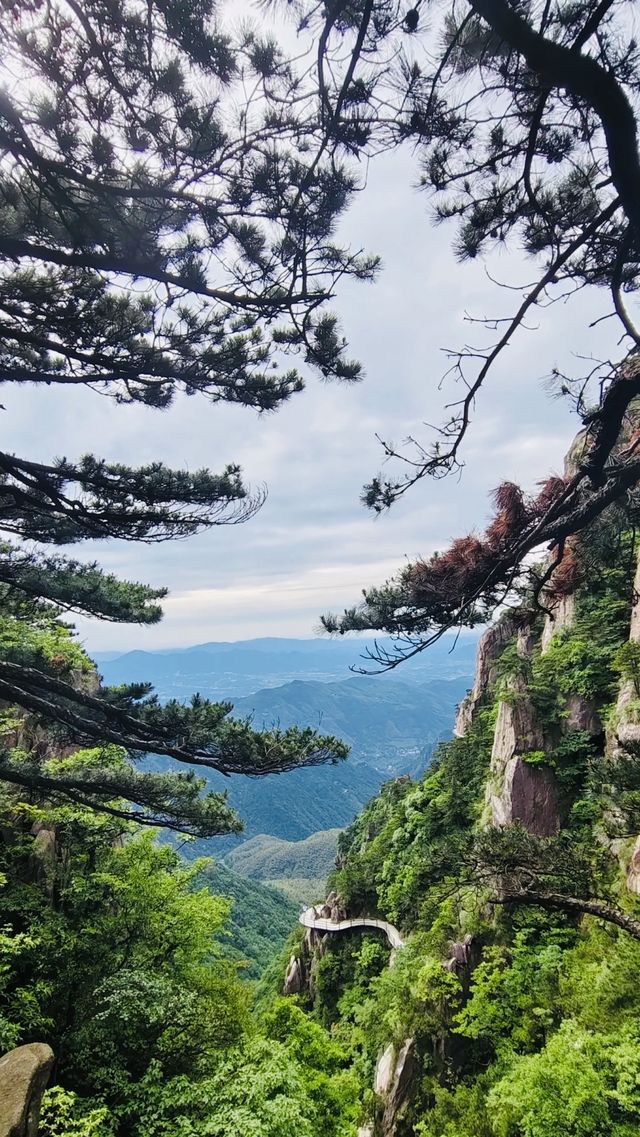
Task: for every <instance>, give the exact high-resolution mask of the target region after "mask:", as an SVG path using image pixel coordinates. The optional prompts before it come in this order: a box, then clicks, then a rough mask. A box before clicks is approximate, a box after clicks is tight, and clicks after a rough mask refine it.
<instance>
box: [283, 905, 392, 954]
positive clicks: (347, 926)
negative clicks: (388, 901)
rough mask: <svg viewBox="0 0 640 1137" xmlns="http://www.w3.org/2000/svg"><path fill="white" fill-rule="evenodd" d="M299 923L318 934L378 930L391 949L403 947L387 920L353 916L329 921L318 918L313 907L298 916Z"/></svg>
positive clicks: (321, 917) (324, 917)
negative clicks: (354, 929) (358, 929)
mask: <svg viewBox="0 0 640 1137" xmlns="http://www.w3.org/2000/svg"><path fill="white" fill-rule="evenodd" d="M300 923H301V924H302V925H303V927H305V928H314V929H315V930H316V931H318V932H347V931H350V930H351V929H352V928H379V929H380V931H381V932H384V934H385V936H386V937H387V939H388V941H389V943H390V944H391V947H392V948H402V947H404V940H403V938H402V936H401V935H400V932H399V931H398V929H397V928H394V926H393V924H390V923H389V922H388V921H387V920H377V919H375V918H374V917H373V916H353V917H351V918H349V919H347V920H331V919H329V918H328V917H327V916H319V915H318V912H317V909H316V908H315V907H311V908H306V909H305V911H304V912H302V913H301V915H300Z"/></svg>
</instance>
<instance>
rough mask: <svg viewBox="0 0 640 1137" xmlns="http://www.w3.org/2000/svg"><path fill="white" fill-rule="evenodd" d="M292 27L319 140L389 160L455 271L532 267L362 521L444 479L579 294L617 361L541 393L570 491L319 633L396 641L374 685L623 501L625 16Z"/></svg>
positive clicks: (616, 4)
mask: <svg viewBox="0 0 640 1137" xmlns="http://www.w3.org/2000/svg"><path fill="white" fill-rule="evenodd" d="M298 7H299V11H300V12H301V18H302V19H303V20H304V21H306V22H313V21H316V24H317V38H318V78H319V89H320V102H321V106H322V110H323V117H324V122H325V129H326V132H327V135H328V136H330V137H332V138H333V137H335V138H340V139H341V140H342V142H343V144H344V145H345V146H350V147H351V148H352V149H354V150H357V151H359V152H363V151H373V150H375V149H379V148H380V147H395V146H398V145H401V144H403V143H408V144H409V145H410V146H411V147H412V148H413V149H414V150H415V151H416V152H417V154H418V156H419V158H420V163H421V169H422V181H423V185H424V186H425V188H426V189H428V190H429V191H430V192H431V194H432V196H433V198H434V200H435V212H436V217H437V219H438V220H453V221H454V222H455V223H456V225H457V235H456V238H455V241H454V253H455V255H456V256H457V257H458V258H460V259H463V260H464V259H469V258H478V257H483V256H484V255H485V254H488V253H490V252H491V250H492V249H494V248H496V247H497V246H505V245H506V246H507V248H509V249H512V250H518V251H519V253H520V254H521V253H522V252H524V253H525V254H526V255H527V256H528V257H529V258H530V260H531V263H532V266H533V267H532V273H531V280H530V283H528V284H527V285H526V287H524V288H523V289H519V288H512V289H510V291H509V292H508V295H509V297H510V303H513V307H512V310H511V311H510V312H509V311H508V312H507V314H506V315H505V316H502V315H499V316H497V317H493V318H490V319H481V320H476V321H475V322H474V323H475V327H474V334H475V336H477V337H478V338H479V339H480V340H481V341H482V340H483V336H484V343H482V342H481V345H480V346H477V344H474V345H471V344H467V345H464V344H463V345H462V346H459V347H457V348H455V349H453V350H451V351H450V352H449V358H450V376H452V377H453V378H454V379H457V382H458V388H459V392H460V394H459V395H458V396H457V397H456V396H455V395H454V401H453V402H452V404H451V406H450V411H451V413H450V417H449V418H448V420H447V421H446V422H444V423H443V425H442V426H441V427H440V429H438V430H436V432H435V436H434V437H433V438H432V441H431V442H424V443H423V442H419V441H416V440H412V441H410V442H409V444H408V447H407V448H405V449H403V450H397V449H396V448H395V447H394V446H393V445H392V444H391V443H383V446H384V452H385V457H386V458H387V459H391V460H395V467H393V466H392V468H396V469H397V467H398V464H399V466H400V471H399V473H398V474H397V476H391V477H382V476H378V477H375V478H374V479H373V480H372V481H371V482H370V483H369V485H367V486H366V487H365V491H364V501H365V503H366V505H367V506H369V507H370V508H372V509H373V510H375V511H378V512H379V511H382V510H384V509H387V508H388V507H390V506H391V505H393V503H394V502H396V501H397V500H398V499H399V498H401V497H402V496H403V495H404V494H405V493H406V492H407V491H408V490H409V489H410V488H411V487H412V486H414V485H416V484H417V483H418V482H421V481H422V480H424V479H427V478H430V477H431V478H436V479H438V478H440V477H443V476H445V475H447V474H450V473H456V472H458V471H459V470H460V469H461V467H462V464H463V451H464V443H465V440H466V437H467V434H468V431H469V429H470V428H471V425H472V419H473V417H474V412H475V408H476V405H477V403H478V401H479V400H480V398H481V395H482V391H483V387H484V386H485V385H486V383H487V382H488V380H489V378H490V376H491V372H492V368H493V367H494V366H495V364H496V363H497V361H498V360H499V359H500V357H501V356H502V354H503V353H504V351H505V349H506V348H507V347H508V346H509V344H511V343H512V341H513V340H514V338H515V337H516V336H517V334H518V332H519V330H520V329H521V328H522V327H523V324H524V323H525V321H526V319H527V317H529V316H530V315H531V314H532V313H533V312H534V311H535V309H536V308H537V307H538V306H541V305H544V306H548V305H550V304H553V303H554V302H557V301H558V300H567V298H568V297H570V296H572V295H573V294H574V293H576V292H579V291H581V290H582V289H584V288H587V287H596V288H599V289H601V290H602V291H603V293H604V294H605V296H606V298H607V299H606V300H605V303H604V305H603V309H602V318H603V319H604V318H607V317H612V318H615V319H616V320H617V321H618V324H619V327H620V336H621V339H620V350H619V355H618V357H617V358H615V359H612V360H607V361H605V362H603V363H601V364H597V365H595V366H594V368H593V370H592V371H591V372H590V374H589V375H588V376H581V377H580V378H579V379H574V378H572V377H568V376H558V377H557V378H558V382H559V385H560V386H561V387H562V389H563V390H564V392H565V393H566V394H567V395H568V396H569V397H570V398H572V399H573V401H574V402H575V405H576V408H577V410H578V412H579V414H580V415H581V417H582V421H583V424H584V431H585V433H584V446H583V448H582V453H580V454H579V455H578V456H577V460H576V463H575V467H574V469H573V470H572V471H571V473H570V475H569V476H567V477H566V478H564V479H563V478H556V479H551V480H550V481H547V482H546V483H544V485H543V487H542V492H541V493H540V495H539V496H538V497H536V498H532V499H525V498H524V496H523V495H522V494H521V493H520V491H519V490H518V488H517V487H514V486H503V487H501V488H500V490H499V492H498V495H497V501H496V505H497V513H496V517H495V519H494V522H493V524H492V525H491V527H490V529H489V531H488V532H487V534H486V535H485V537H484V538H483V539H477V538H475V537H468V538H462V539H461V540H459V541H457V542H456V543H455V544H454V545H453V547H452V548H451V550H449V551H448V552H447V553H446V554H445V555H444V556H443V557H440V558H434V559H433V560H431V561H430V562H428V563H427V564H423V563H417V564H415V565H412V566H409V567H408V568H407V569H405V570H404V571H403V572H402V574H401V575H400V577H399V578H398V579H396V580H393V581H391V582H389V583H387V584H386V585H385V586H383V587H382V588H377V589H372V590H370V591H367V592H366V593H365V597H364V603H363V604H361V605H360V606H359V607H356V608H354V609H352V610H350V611H347V612H346V613H345V614H344V615H343V616H342V617H341V618H336V617H329V618H327V619H326V620H325V624H326V626H327V628H328V629H329V630H331V631H340V632H345V631H350V630H354V629H364V628H366V629H379V630H381V631H385V632H390V633H392V634H395V635H399V636H402V637H404V642H401V643H399V646H398V651H397V653H392V654H391V655H384V654H383V655H381V656H380V657H379V659H378V662H379V663H381V664H382V665H383V666H385V667H388V666H394V665H395V663H396V662H399V661H400V660H401V659H403V658H405V657H406V656H407V654H412V653H413V652H414V651H415V650H422V648H423V647H424V646H426V645H427V644H428V643H430V642H432V641H433V638H434V637H437V636H439V635H441V634H442V632H443V631H445V630H446V629H447V628H451V627H456V626H459V625H460V624H465V623H473V622H474V621H476V620H482V619H485V618H486V615H487V613H488V612H490V611H491V610H492V609H493V608H494V606H495V604H496V602H497V601H499V600H500V599H501V598H502V597H503V596H504V595H505V593H508V591H509V588H510V586H511V584H512V583H513V581H514V578H515V577H517V574H518V569H519V566H520V565H521V564H522V561H523V558H524V557H526V555H527V554H528V553H529V552H530V551H531V550H533V549H535V548H537V547H539V546H540V545H543V544H545V543H547V544H549V545H551V547H552V548H553V550H554V556H553V557H552V560H556V562H557V567H559V566H560V564H561V562H563V559H564V556H565V554H566V555H568V546H567V545H566V544H565V542H566V541H567V539H568V538H570V537H571V536H572V534H575V533H577V532H579V531H580V530H581V529H582V528H583V527H584V526H585V525H586V524H588V523H589V521H591V520H593V518H594V517H596V516H598V514H599V513H601V512H602V511H603V510H604V509H606V508H607V507H608V506H609V505H610V504H611V503H612V502H615V501H617V502H619V501H621V500H623V499H624V498H625V496H626V495H628V493H629V492H630V490H632V488H633V487H634V486H635V485H636V483H637V481H638V477H639V476H640V460H639V458H638V452H637V441H638V439H637V432H636V429H635V427H634V426H633V424H632V423H630V422H629V417H628V412H629V408H630V406H631V404H632V402H633V400H634V398H636V397H637V396H638V394H640V365H639V362H638V355H637V351H638V348H639V347H640V327H639V325H638V323H637V322H636V321H634V317H633V312H632V310H631V308H630V306H629V303H628V299H629V296H630V295H631V294H632V293H633V292H634V290H635V289H636V288H637V284H638V272H639V265H640V205H639V203H640V153H639V150H638V139H637V134H638V105H639V104H638V98H639V95H640V74H639V52H638V46H637V43H636V39H635V36H634V25H633V20H632V19H631V18H630V6H629V5H628V4H627V3H625V0H578V2H577V3H573V2H572V3H569V2H567V0H557V2H555V3H550V2H548V0H533V2H531V3H528V4H526V5H524V6H523V5H521V4H519V3H516V2H514V0H454V2H453V3H447V4H445V5H435V4H426V3H421V2H419V3H417V4H416V5H415V6H413V7H409V8H408V7H407V5H406V4H402V3H399V2H398V0H360V2H358V3H356V4H345V3H342V2H336V3H334V4H331V5H328V6H326V7H325V6H320V5H316V4H314V3H302V4H301V5H299V6H298ZM576 347H577V348H580V347H581V345H576ZM562 571H563V572H566V564H565V565H564V567H563V570H562Z"/></svg>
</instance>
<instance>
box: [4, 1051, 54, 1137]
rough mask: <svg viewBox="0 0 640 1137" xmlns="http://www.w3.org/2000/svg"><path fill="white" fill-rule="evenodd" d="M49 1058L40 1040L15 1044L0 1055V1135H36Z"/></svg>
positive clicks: (48, 1070) (49, 1055)
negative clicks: (14, 1047)
mask: <svg viewBox="0 0 640 1137" xmlns="http://www.w3.org/2000/svg"><path fill="white" fill-rule="evenodd" d="M53 1061H54V1055H53V1050H52V1049H51V1047H50V1046H47V1045H46V1043H44V1042H30V1043H29V1044H28V1045H27V1046H18V1047H17V1049H16V1050H10V1051H9V1053H8V1054H5V1055H4V1056H3V1057H2V1058H0V1137H36V1134H37V1132H38V1120H39V1117H40V1105H41V1103H42V1095H43V1093H44V1091H45V1089H46V1086H47V1082H48V1081H49V1075H50V1074H51V1068H52V1066H53Z"/></svg>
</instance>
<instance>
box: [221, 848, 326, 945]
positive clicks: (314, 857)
mask: <svg viewBox="0 0 640 1137" xmlns="http://www.w3.org/2000/svg"><path fill="white" fill-rule="evenodd" d="M339 835H340V830H339V829H325V830H321V831H320V832H319V833H312V835H311V836H310V837H307V838H306V839H305V840H303V841H282V840H281V839H280V838H278V837H268V836H267V835H266V834H264V833H262V834H259V835H258V836H257V837H252V838H251V839H250V840H249V841H245V842H243V844H242V845H240V846H239V847H238V848H237V849H232V850H231V852H229V853H227V855H226V856H225V858H224V862H223V863H224V864H225V865H228V866H230V867H231V868H232V869H234V871H235V872H236V873H240V874H241V875H242V876H245V877H249V878H251V880H252V881H254V882H257V881H264V882H265V883H266V884H271V885H273V887H274V888H278V889H280V890H281V891H284V892H285V893H286V894H287V895H288V896H290V897H291V898H292V899H294V900H299V901H301V902H302V903H304V905H305V907H307V905H309V904H311V903H312V902H313V901H316V900H321V899H322V897H323V896H324V893H325V886H326V881H327V877H328V875H329V873H330V872H331V870H332V869H333V868H334V867H335V860H336V852H337V848H338V837H339ZM272 954H273V953H272Z"/></svg>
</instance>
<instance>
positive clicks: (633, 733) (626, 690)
mask: <svg viewBox="0 0 640 1137" xmlns="http://www.w3.org/2000/svg"><path fill="white" fill-rule="evenodd" d="M633 596H634V603H633V606H632V608H631V620H630V624H629V642H630V643H636V644H640V553H639V554H638V562H637V566H636V574H635V578H634V581H633ZM637 705H638V693H637V691H636V689H635V685H634V683H633V681H632V680H631V679H623V680H622V682H621V683H620V689H619V691H618V699H617V702H616V709H615V713H614V715H613V719H612V727H611V729H610V730H609V734H608V738H607V752H608V754H609V755H610V756H611V757H612V758H614V759H615V758H617V757H620V753H619V752H620V750H621V749H622V750H623V749H624V746H625V744H626V743H629V742H640V715H639V714H638V709H637Z"/></svg>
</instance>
